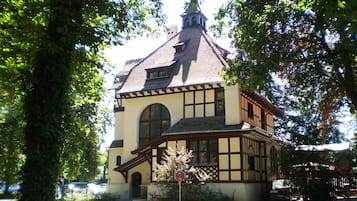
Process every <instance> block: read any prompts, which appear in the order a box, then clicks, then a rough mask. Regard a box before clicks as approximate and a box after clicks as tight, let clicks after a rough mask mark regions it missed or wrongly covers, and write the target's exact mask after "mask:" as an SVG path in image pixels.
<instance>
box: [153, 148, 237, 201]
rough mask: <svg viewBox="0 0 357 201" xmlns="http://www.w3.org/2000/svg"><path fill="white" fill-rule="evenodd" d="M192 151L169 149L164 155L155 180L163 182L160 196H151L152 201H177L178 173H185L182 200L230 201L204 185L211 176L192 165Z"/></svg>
mask: <svg viewBox="0 0 357 201" xmlns="http://www.w3.org/2000/svg"><path fill="white" fill-rule="evenodd" d="M192 157H193V155H192V151H189V150H187V149H185V148H184V147H181V148H178V147H177V146H176V147H175V148H171V147H169V148H168V149H167V150H166V152H165V153H164V156H163V160H162V161H161V162H160V164H157V166H156V169H155V177H154V180H155V181H158V182H161V183H162V184H164V185H162V186H160V187H162V188H160V193H159V194H151V199H150V200H151V201H172V200H177V197H178V188H177V184H175V183H173V182H174V181H175V174H176V171H183V172H184V173H185V181H184V182H183V183H182V200H185V201H229V200H231V199H230V198H229V197H227V196H225V195H223V194H221V193H217V192H213V191H211V190H210V189H209V188H207V187H206V186H204V185H201V184H203V183H204V182H206V181H208V180H209V179H210V176H209V175H208V174H207V173H206V172H205V171H204V170H202V169H200V168H196V167H194V166H191V165H190V161H191V158H192Z"/></svg>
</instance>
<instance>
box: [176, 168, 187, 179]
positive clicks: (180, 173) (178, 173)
mask: <svg viewBox="0 0 357 201" xmlns="http://www.w3.org/2000/svg"><path fill="white" fill-rule="evenodd" d="M175 179H176V181H178V182H182V181H184V180H185V172H183V171H181V170H178V171H176V174H175Z"/></svg>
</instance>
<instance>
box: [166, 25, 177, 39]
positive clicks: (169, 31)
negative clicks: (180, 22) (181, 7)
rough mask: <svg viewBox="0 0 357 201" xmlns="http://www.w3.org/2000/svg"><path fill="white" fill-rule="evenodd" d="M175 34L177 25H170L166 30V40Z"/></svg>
mask: <svg viewBox="0 0 357 201" xmlns="http://www.w3.org/2000/svg"><path fill="white" fill-rule="evenodd" d="M176 34H177V25H171V26H169V27H168V28H167V40H168V39H170V38H171V37H172V36H174V35H176Z"/></svg>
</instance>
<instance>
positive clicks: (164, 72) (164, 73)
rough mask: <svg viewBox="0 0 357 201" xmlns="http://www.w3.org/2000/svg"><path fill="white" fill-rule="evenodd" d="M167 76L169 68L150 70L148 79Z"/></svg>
mask: <svg viewBox="0 0 357 201" xmlns="http://www.w3.org/2000/svg"><path fill="white" fill-rule="evenodd" d="M166 77H168V72H167V70H157V71H151V72H148V76H147V79H148V80H154V79H158V78H166Z"/></svg>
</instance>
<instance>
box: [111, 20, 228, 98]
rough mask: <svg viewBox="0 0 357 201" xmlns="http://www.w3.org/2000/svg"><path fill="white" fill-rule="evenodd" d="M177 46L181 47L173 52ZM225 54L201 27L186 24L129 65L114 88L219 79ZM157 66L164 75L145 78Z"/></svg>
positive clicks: (130, 89) (143, 88) (180, 84)
mask: <svg viewBox="0 0 357 201" xmlns="http://www.w3.org/2000/svg"><path fill="white" fill-rule="evenodd" d="M177 46H182V49H183V50H182V51H178V52H176V50H177ZM175 47H176V48H175ZM138 48H140V47H138ZM225 54H226V52H225V51H222V48H220V47H219V46H217V45H216V43H215V42H214V41H213V40H212V39H211V38H210V37H209V36H208V35H207V33H206V32H205V31H204V30H203V29H202V28H201V27H199V26H193V27H187V28H185V29H183V30H182V31H181V32H179V33H178V34H176V35H174V36H173V37H172V38H170V39H169V40H168V41H167V42H165V43H164V44H163V45H162V46H160V47H159V48H158V49H156V50H155V51H154V52H152V53H151V54H150V55H148V56H147V57H146V58H143V59H142V60H141V61H140V62H139V63H138V64H136V65H135V66H134V67H133V68H131V71H130V72H129V73H128V75H127V77H126V80H125V81H124V83H123V84H122V86H120V87H119V88H117V89H119V91H118V92H119V93H120V94H125V93H130V92H138V91H146V90H153V89H166V88H174V87H183V86H192V85H198V84H207V83H223V81H222V78H221V72H222V68H223V67H224V66H227V63H226V62H225V60H224V58H223V57H224V56H225ZM169 65H171V66H169ZM159 67H166V68H168V69H169V74H168V77H166V78H160V79H155V80H148V79H147V70H150V69H153V68H159Z"/></svg>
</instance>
